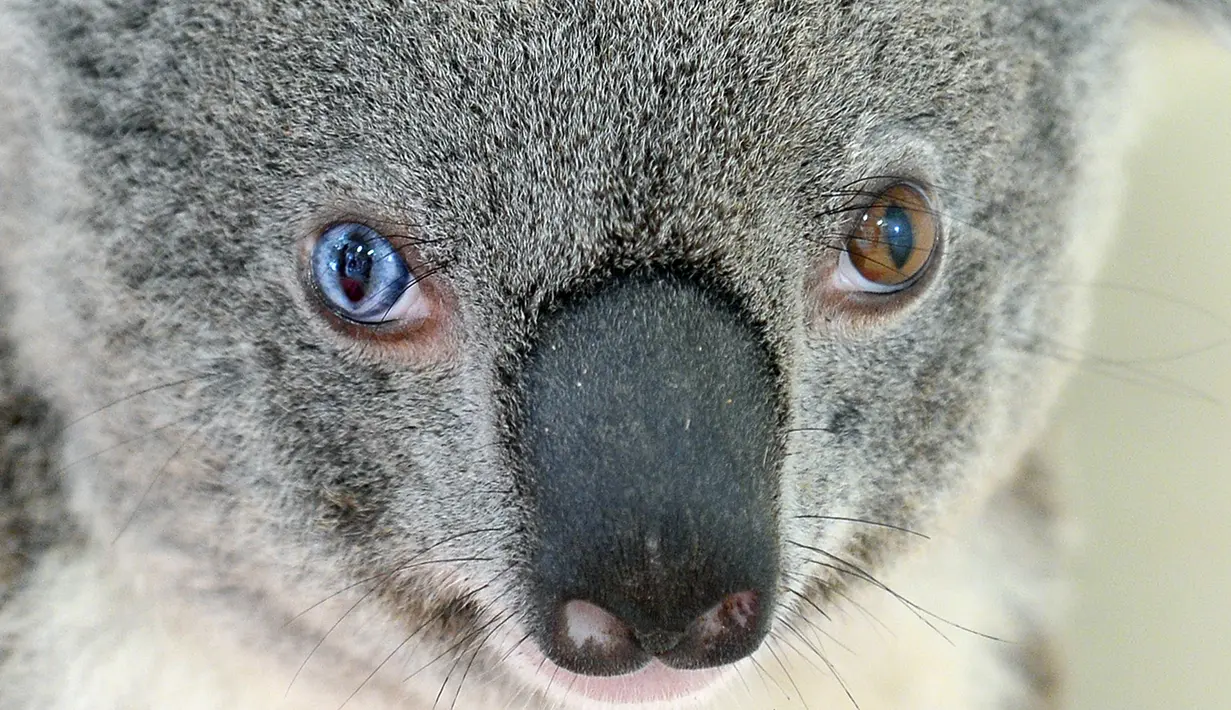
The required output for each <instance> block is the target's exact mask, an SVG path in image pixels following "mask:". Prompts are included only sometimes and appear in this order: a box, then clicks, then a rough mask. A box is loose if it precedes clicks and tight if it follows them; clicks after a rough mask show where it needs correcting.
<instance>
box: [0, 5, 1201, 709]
mask: <svg viewBox="0 0 1231 710" xmlns="http://www.w3.org/2000/svg"><path fill="white" fill-rule="evenodd" d="M1144 4H1145V3H1136V2H1128V1H1124V0H1104V1H1096V2H1091V1H1089V0H1029V1H1023V2H990V1H980V0H966V1H955V2H943V3H923V4H919V3H907V2H900V1H889V0H887V1H884V2H863V3H852V2H843V1H838V0H832V1H817V2H776V1H775V2H770V1H765V2H761V1H759V0H757V1H751V2H750V1H746V0H739V1H734V0H732V1H725V0H724V1H720V2H708V3H699V2H685V1H679V2H667V1H662V2H659V1H657V0H656V1H654V2H642V3H628V2H569V1H561V2H554V1H552V2H547V1H537V0H508V1H507V2H479V1H471V0H466V1H464V2H462V1H457V2H449V3H427V2H375V1H372V0H367V1H358V0H356V1H354V2H349V1H348V2H332V1H331V2H326V1H323V0H300V1H296V2H277V1H275V2H263V3H247V2H228V1H225V0H211V1H209V2H201V1H193V2H187V1H178V0H172V1H169V2H136V3H125V4H122V5H121V4H116V3H110V2H101V1H100V0H73V1H69V0H55V1H51V2H49V1H47V0H41V1H40V2H37V3H36V2H26V3H21V2H14V3H9V5H11V6H12V7H10V8H8V9H6V11H5V12H6V13H7V14H8V15H9V16H10V18H11V19H12V20H13V22H12V24H13V25H14V27H20V28H21V30H20V31H15V32H14V37H13V38H10V39H8V40H7V41H8V42H9V43H10V45H11V46H14V47H19V48H20V49H21V50H22V53H23V56H26V57H27V61H29V62H31V63H32V64H33V65H34V68H33V70H32V71H30V75H31V77H32V78H27V79H25V80H23V81H20V82H15V85H20V86H22V87H25V88H24V89H23V91H24V92H25V93H14V91H10V94H11V95H12V96H18V97H19V99H20V100H21V101H22V102H24V103H23V104H22V105H23V106H25V107H26V108H25V109H23V112H22V115H29V116H35V117H37V120H34V119H31V120H28V121H26V122H25V123H24V124H23V125H22V127H21V128H20V129H19V130H18V129H15V133H16V134H17V135H21V136H24V137H25V138H24V139H23V140H25V142H24V143H21V145H25V146H30V145H36V146H39V148H38V149H37V150H31V151H29V154H30V155H33V156H35V157H33V158H30V159H29V160H23V161H19V160H16V159H13V160H9V161H8V163H7V164H8V165H10V166H12V165H17V164H20V165H21V166H22V167H21V169H20V170H16V169H9V170H8V172H7V173H6V174H5V176H4V180H5V182H4V187H5V191H6V193H7V194H8V195H9V196H8V198H6V199H7V205H8V208H7V209H8V212H9V216H8V217H7V218H6V219H7V220H8V223H9V226H8V227H6V232H5V233H4V235H3V238H4V239H5V244H4V249H5V251H6V254H5V255H4V256H3V257H0V268H2V274H3V282H2V283H3V287H4V289H5V292H6V296H7V297H8V298H9V299H10V300H11V302H12V303H13V304H14V305H13V307H12V309H11V313H10V315H9V316H8V318H9V329H10V332H11V333H13V334H14V336H15V337H14V339H15V341H16V346H17V348H18V350H19V353H18V356H19V359H20V362H22V363H24V368H25V369H26V371H28V372H32V373H34V374H33V375H31V376H32V377H36V378H38V381H39V383H40V385H39V386H40V387H42V388H44V389H45V390H46V391H48V392H49V393H51V394H50V395H49V396H51V397H52V398H53V399H54V400H55V401H56V403H57V406H58V407H60V408H61V410H62V411H63V412H64V417H65V419H66V421H70V422H72V424H71V426H70V427H69V428H68V429H67V430H66V432H67V433H66V435H65V436H66V441H65V449H64V450H65V454H64V458H65V465H64V467H63V471H64V476H65V479H66V482H67V488H68V490H69V492H70V497H71V501H72V507H73V510H74V515H75V517H76V519H77V520H78V521H79V525H80V527H81V529H82V530H84V531H85V534H86V536H87V537H88V538H90V539H94V540H98V541H102V544H105V545H107V546H109V547H108V548H107V549H108V551H109V552H108V554H109V555H112V556H114V557H115V559H116V560H117V562H116V564H117V565H120V566H124V565H128V566H129V567H132V568H140V569H141V570H142V571H143V573H144V574H145V575H146V578H148V579H149V580H150V581H149V582H148V583H149V584H152V585H156V586H158V587H159V588H163V589H165V592H166V595H167V597H168V598H175V599H181V600H185V601H184V602H183V603H184V604H187V605H189V606H191V607H192V608H196V609H209V610H210V613H211V614H213V615H214V617H213V618H216V619H225V620H227V625H228V628H233V629H234V633H235V634H239V635H241V636H244V637H246V638H251V639H260V640H261V641H260V642H261V643H262V644H264V645H265V646H266V647H269V648H271V652H273V653H277V654H283V655H285V656H287V657H288V658H302V657H303V656H304V654H305V653H306V652H307V651H309V650H311V649H312V648H313V643H314V642H315V641H316V640H318V639H320V638H321V637H322V636H323V635H329V634H331V633H332V630H333V629H334V627H335V626H336V624H334V622H336V621H337V620H338V618H339V617H338V615H337V614H334V615H332V616H326V615H319V616H316V615H313V614H310V613H305V610H312V609H313V608H315V607H316V605H318V604H322V603H326V602H329V603H341V604H342V605H343V606H342V607H340V608H342V609H345V610H347V611H346V613H347V614H348V615H350V619H351V622H348V624H347V629H353V630H339V631H338V632H337V633H335V634H333V635H332V637H331V638H330V639H329V640H327V641H326V642H325V643H323V644H322V645H320V646H319V648H318V649H317V651H315V652H316V653H319V654H321V656H322V657H325V658H328V659H330V662H331V663H332V664H333V665H334V666H336V667H337V668H342V669H346V668H351V669H355V668H358V669H362V670H363V671H365V672H366V671H367V670H370V669H372V668H374V667H378V664H381V663H382V660H383V661H388V659H389V658H391V657H393V656H389V655H387V654H388V653H389V651H390V648H391V646H390V643H389V642H390V640H392V641H393V642H394V643H395V644H397V642H398V641H399V640H402V639H404V640H402V641H401V643H400V644H398V645H397V648H396V649H395V651H396V652H399V653H400V652H402V651H405V652H407V653H410V652H411V651H412V650H413V651H414V652H415V653H419V654H423V655H421V657H422V658H429V659H430V658H433V657H435V658H444V659H445V662H442V663H440V664H438V665H436V666H435V667H434V670H432V671H429V672H438V674H439V675H440V676H441V677H444V673H445V671H446V670H449V672H452V670H450V669H449V662H454V663H455V665H456V661H455V660H454V659H461V664H462V665H465V666H466V667H467V668H469V667H470V665H475V666H476V667H477V668H479V669H481V670H482V672H483V673H485V674H487V675H489V676H490V677H495V678H497V679H498V680H499V681H500V683H501V684H502V685H503V686H504V687H508V688H512V689H515V690H516V691H517V692H523V693H527V694H529V695H540V694H543V695H550V696H552V697H554V698H555V699H556V700H558V701H560V702H562V703H565V704H566V705H567V704H570V703H578V702H581V700H579V698H585V697H588V698H590V699H591V700H599V701H605V700H610V701H614V700H625V701H628V702H643V701H646V702H648V700H650V699H652V697H649V696H644V697H643V696H642V695H637V693H638V692H641V691H635V690H632V689H630V688H631V686H630V685H629V684H628V683H624V684H623V685H621V681H619V680H618V679H610V678H609V677H611V676H618V677H641V678H642V680H645V679H648V678H651V676H652V677H653V679H655V680H654V683H659V685H657V686H655V685H653V683H651V684H649V685H646V686H645V687H652V688H657V689H656V690H654V691H653V692H654V693H657V694H658V695H655V696H653V697H659V696H660V695H661V696H664V697H667V696H673V695H675V696H678V695H683V694H687V693H691V692H693V690H695V689H696V688H699V687H700V686H703V685H708V684H710V683H711V681H712V679H713V678H714V677H717V676H719V675H721V674H722V673H723V672H725V669H727V668H729V667H730V666H732V664H738V663H739V662H740V661H741V660H742V659H745V658H748V657H749V656H752V657H753V658H754V659H755V658H756V654H758V653H760V652H762V650H763V649H765V648H766V647H767V646H769V645H772V644H773V643H774V636H775V633H776V630H780V629H781V628H783V625H784V624H788V625H789V624H791V623H792V622H793V621H794V622H796V623H803V622H800V621H799V620H807V619H813V620H815V619H819V618H820V617H821V616H823V615H824V614H825V613H826V610H827V609H829V608H831V607H832V606H833V605H836V604H840V603H841V601H842V597H843V594H844V590H846V589H847V588H848V587H849V586H851V585H858V584H866V583H869V582H872V581H874V580H875V579H876V576H877V575H878V574H879V573H880V571H881V570H883V569H885V568H886V567H887V566H889V565H892V564H893V563H894V561H895V560H898V559H900V558H901V557H903V556H904V555H908V554H911V553H912V551H914V550H917V549H918V548H919V547H920V546H924V545H926V544H927V542H926V541H924V540H922V539H921V538H920V537H919V536H917V535H911V534H909V533H908V531H922V532H924V533H928V534H933V533H935V532H937V531H941V530H944V529H946V527H947V526H952V525H955V524H957V523H958V522H960V521H961V520H963V519H965V518H967V517H969V516H970V515H972V512H973V511H976V510H978V508H979V504H980V502H981V501H983V500H985V499H986V498H987V497H988V496H989V495H990V494H991V492H992V491H994V490H995V489H996V488H997V486H998V485H1002V484H1003V483H1004V482H1005V481H1006V480H1007V478H1008V477H1009V476H1010V475H1011V474H1012V472H1013V470H1014V468H1015V467H1016V465H1017V462H1018V461H1019V459H1020V458H1021V457H1022V455H1023V454H1024V453H1025V452H1026V451H1027V449H1028V448H1029V447H1030V446H1031V444H1032V443H1033V441H1034V439H1035V437H1036V436H1037V433H1038V431H1039V428H1040V426H1041V423H1042V421H1043V417H1044V415H1045V413H1046V410H1047V409H1048V407H1049V406H1050V404H1051V402H1052V400H1053V398H1054V396H1055V393H1056V391H1057V386H1058V385H1057V382H1058V379H1059V378H1058V374H1059V373H1060V372H1061V371H1062V370H1063V369H1064V364H1063V363H1062V362H1059V361H1058V360H1057V359H1056V358H1053V357H1049V356H1047V353H1048V352H1049V348H1050V346H1051V344H1054V342H1055V341H1056V340H1060V339H1063V338H1064V337H1066V336H1069V335H1072V334H1074V333H1076V332H1077V331H1078V330H1079V329H1080V328H1081V325H1082V321H1083V317H1084V316H1083V309H1084V306H1083V304H1082V303H1081V302H1080V300H1079V299H1078V295H1079V293H1080V292H1079V291H1078V290H1075V289H1072V288H1066V286H1068V285H1072V284H1075V283H1078V282H1079V281H1080V280H1081V279H1083V278H1086V277H1088V275H1089V274H1090V272H1091V270H1092V269H1093V267H1094V263H1095V261H1094V258H1093V255H1094V253H1095V252H1096V251H1097V247H1098V246H1099V245H1100V244H1101V243H1102V242H1103V241H1104V240H1105V238H1106V237H1107V236H1108V232H1109V231H1110V227H1109V225H1110V222H1109V221H1107V220H1106V219H1105V217H1106V215H1107V212H1108V210H1109V209H1110V208H1111V207H1113V206H1114V197H1115V188H1114V180H1112V179H1103V176H1104V175H1106V174H1107V171H1108V170H1109V169H1111V168H1114V164H1115V161H1114V158H1113V157H1111V151H1109V150H1106V148H1108V147H1109V146H1111V145H1113V144H1114V141H1115V138H1116V136H1117V133H1118V126H1119V123H1120V121H1119V120H1118V119H1119V114H1118V113H1117V104H1116V102H1115V100H1114V98H1115V90H1114V83H1115V82H1114V75H1115V73H1116V68H1117V67H1118V65H1119V63H1120V57H1121V55H1122V54H1123V51H1122V50H1123V48H1124V46H1125V44H1126V43H1127V41H1128V27H1129V25H1130V21H1131V20H1132V18H1133V17H1134V16H1135V15H1137V14H1138V12H1139V11H1140V10H1141V9H1142V6H1143V5H1144ZM1219 7H1222V6H1219V5H1218V4H1217V3H1214V4H1212V5H1211V8H1213V10H1211V11H1216V10H1217V9H1218V8H1219ZM23 43H24V44H23ZM12 96H10V97H9V98H12ZM6 100H8V99H6ZM31 107H33V108H31ZM16 142H17V141H14V143H16ZM19 154H20V155H25V153H21V152H20V151H11V155H19ZM418 657H419V656H417V658H418ZM415 665H416V664H408V667H414V666H415ZM681 671H700V672H697V673H682V672H681ZM459 673H460V671H459ZM636 673H640V674H641V675H640V676H636V675H629V674H636ZM560 678H568V679H571V682H569V683H565V682H560V681H559V680H557V683H556V687H555V688H554V689H553V688H551V685H552V683H551V681H552V679H560ZM647 682H648V681H647ZM694 686H695V687H694ZM432 687H433V690H434V688H435V686H432ZM408 692H409V691H408ZM646 692H650V691H646Z"/></svg>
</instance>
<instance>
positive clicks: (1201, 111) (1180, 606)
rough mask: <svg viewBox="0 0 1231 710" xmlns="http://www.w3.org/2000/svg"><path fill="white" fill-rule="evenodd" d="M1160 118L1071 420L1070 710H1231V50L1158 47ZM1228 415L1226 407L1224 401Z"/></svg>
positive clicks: (1065, 428)
mask: <svg viewBox="0 0 1231 710" xmlns="http://www.w3.org/2000/svg"><path fill="white" fill-rule="evenodd" d="M1151 45H1152V46H1154V47H1156V48H1157V49H1155V50H1153V51H1152V54H1151V60H1152V62H1153V64H1154V65H1155V66H1156V67H1157V68H1159V69H1160V70H1161V71H1160V72H1159V74H1158V77H1157V78H1156V79H1155V80H1153V81H1151V82H1150V84H1149V86H1147V87H1146V88H1145V90H1143V91H1142V92H1141V94H1140V97H1139V98H1140V100H1141V101H1142V102H1145V103H1151V102H1153V103H1154V105H1155V110H1154V111H1153V115H1152V117H1151V118H1150V120H1149V121H1148V122H1147V123H1146V132H1145V134H1144V135H1143V136H1142V143H1141V145H1140V147H1139V148H1138V149H1137V150H1136V151H1135V152H1134V154H1133V158H1132V160H1131V162H1130V164H1129V167H1130V170H1131V175H1132V183H1131V185H1130V190H1129V194H1128V200H1127V205H1126V211H1125V213H1124V216H1123V222H1122V228H1121V230H1120V232H1119V237H1118V239H1117V241H1116V242H1115V243H1113V249H1112V252H1111V254H1110V255H1109V260H1108V262H1107V266H1106V269H1105V270H1104V272H1103V274H1102V276H1101V277H1100V278H1099V280H1098V284H1097V285H1095V286H1094V287H1093V291H1094V293H1095V295H1096V296H1097V297H1098V300H1099V302H1100V306H1099V311H1098V321H1097V323H1096V327H1095V331H1094V333H1093V336H1094V337H1093V339H1092V340H1091V341H1090V342H1089V343H1088V345H1087V348H1088V351H1089V352H1090V353H1091V354H1092V355H1094V356H1095V357H1097V358H1105V359H1108V360H1115V361H1117V363H1115V364H1113V363H1109V362H1106V361H1102V360H1099V361H1096V362H1092V363H1090V364H1089V365H1087V366H1085V367H1083V371H1082V373H1081V374H1080V375H1079V376H1078V379H1077V380H1076V381H1075V382H1074V383H1073V385H1074V386H1073V387H1072V388H1071V389H1070V391H1069V396H1068V397H1067V399H1066V402H1065V404H1064V406H1063V407H1062V409H1061V412H1060V414H1061V416H1060V419H1059V422H1058V424H1059V429H1060V433H1061V434H1062V444H1061V447H1060V448H1061V452H1062V454H1063V456H1064V459H1065V460H1066V462H1067V465H1068V469H1067V470H1066V471H1065V473H1066V483H1067V484H1068V491H1067V492H1068V503H1069V506H1070V511H1071V512H1072V513H1073V515H1074V516H1075V518H1076V519H1077V520H1078V521H1079V522H1080V523H1081V527H1082V529H1083V531H1084V549H1083V550H1082V551H1081V552H1080V557H1079V558H1078V560H1077V563H1076V568H1075V582H1076V592H1077V599H1076V609H1075V615H1074V618H1073V627H1072V637H1071V639H1070V647H1069V652H1070V654H1071V656H1070V658H1071V664H1070V667H1071V672H1070V681H1069V682H1070V688H1069V689H1070V695H1071V702H1070V707H1072V708H1075V709H1081V710H1087V709H1088V710H1104V709H1106V710H1136V709H1138V708H1140V709H1142V710H1144V709H1147V708H1148V709H1150V710H1163V709H1166V710H1205V709H1209V710H1215V709H1217V710H1231V345H1229V344H1228V340H1229V339H1231V52H1223V51H1219V50H1218V49H1217V48H1215V46H1214V45H1213V44H1212V43H1209V42H1204V41H1200V40H1199V39H1198V38H1196V37H1194V36H1193V35H1179V34H1176V33H1172V34H1169V35H1166V36H1154V37H1151ZM1208 400H1217V401H1208Z"/></svg>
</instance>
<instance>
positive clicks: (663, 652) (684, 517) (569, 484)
mask: <svg viewBox="0 0 1231 710" xmlns="http://www.w3.org/2000/svg"><path fill="white" fill-rule="evenodd" d="M524 368H525V369H524V372H523V377H522V382H521V393H522V394H521V396H522V397H523V400H522V402H521V405H522V407H521V411H520V412H519V414H520V416H521V420H520V422H519V423H520V434H521V438H522V444H523V449H522V453H523V455H524V470H523V471H521V475H523V476H524V478H523V479H522V480H523V482H524V484H525V488H524V489H525V490H526V492H527V494H528V496H527V497H528V499H529V500H530V502H531V503H532V516H533V521H532V522H533V525H532V526H531V528H532V530H533V531H534V534H535V537H534V540H533V542H534V546H535V549H534V551H533V554H532V556H531V559H530V561H529V565H528V567H529V585H530V588H531V593H532V597H533V599H534V603H535V607H536V609H537V612H536V613H535V615H536V618H537V619H538V622H537V628H536V629H534V633H535V634H536V638H537V640H538V641H539V643H540V645H541V646H543V650H544V652H545V653H546V654H547V655H548V657H550V658H552V660H553V661H556V662H557V663H559V664H560V665H562V666H564V667H566V668H569V669H570V670H574V671H576V672H581V673H589V674H592V675H611V674H614V673H619V672H627V670H628V669H633V668H635V667H638V664H643V663H644V662H646V661H647V660H648V659H649V658H650V657H652V656H655V655H656V656H658V657H659V658H661V659H662V660H663V662H665V663H668V664H669V665H673V666H676V667H680V668H702V667H708V666H712V665H717V664H721V663H728V662H731V661H734V660H738V658H740V657H742V656H743V655H747V654H748V653H751V652H752V651H753V650H755V648H756V647H757V645H759V643H760V640H761V639H762V638H763V637H764V635H765V633H766V631H767V619H768V617H769V615H768V614H764V613H761V610H762V609H764V608H768V607H767V606H766V605H768V604H771V603H772V590H773V589H774V588H775V587H776V580H777V574H778V571H777V564H778V542H777V515H778V514H777V476H778V465H779V461H780V459H781V446H780V442H779V440H778V432H779V431H780V429H781V426H780V412H781V405H780V402H781V400H782V395H781V394H780V391H779V386H778V378H777V376H776V372H777V371H776V368H775V365H774V361H773V359H772V357H771V356H770V354H769V349H768V347H767V346H766V345H765V343H764V341H763V339H762V337H761V335H760V331H759V329H758V328H757V327H756V325H755V324H754V322H753V320H752V319H751V318H750V317H748V315H747V314H746V313H745V312H744V311H743V310H742V309H741V308H740V306H739V305H738V304H737V303H736V302H735V301H734V299H730V298H728V297H725V296H723V295H722V294H718V293H715V292H714V291H713V290H712V289H710V288H709V287H706V286H704V285H701V284H700V283H698V282H695V281H690V280H687V279H683V278H680V277H676V276H671V275H661V274H658V275H649V276H645V275H642V276H637V277H626V278H622V279H618V280H616V281H615V282H613V283H610V284H608V285H607V286H606V287H604V288H601V289H599V290H597V291H595V292H592V293H590V294H589V295H586V296H584V297H573V298H571V299H565V301H564V303H563V304H562V305H561V306H559V307H558V308H556V309H555V310H553V311H552V312H550V313H548V314H546V315H545V316H544V318H543V320H542V327H541V330H540V333H539V335H538V337H537V338H536V339H535V341H534V342H533V344H532V347H531V349H530V351H529V353H528V355H527V358H526V362H525V365H524ZM739 595H745V596H743V597H740V596H739ZM732 598H735V599H743V600H744V602H745V606H748V605H751V606H750V607H749V608H753V611H752V612H749V613H747V614H745V616H746V617H747V618H746V620H747V621H748V622H749V623H748V624H746V625H740V624H734V623H733V620H734V619H736V618H737V617H738V615H733V614H732V613H725V614H719V612H717V611H714V610H715V609H719V610H721V609H722V608H724V604H725V605H726V606H727V607H731V604H730V603H728V600H729V599H732ZM576 600H580V601H583V602H585V603H588V604H591V605H593V606H594V607H595V608H597V609H600V610H601V611H602V612H603V613H604V614H607V615H608V616H609V617H610V619H614V620H615V622H614V623H611V622H610V620H608V621H605V622H604V623H606V624H607V625H606V626H605V627H604V628H606V629H607V630H608V631H607V633H606V635H605V636H603V639H605V643H591V644H589V648H590V649H591V651H592V652H591V651H585V650H584V649H585V648H587V646H586V644H584V643H583V644H580V645H578V644H577V643H575V638H573V637H572V636H571V635H570V633H569V629H571V627H570V626H569V624H568V622H567V615H566V614H565V613H564V612H563V611H562V609H564V608H565V607H566V606H567V605H568V604H570V603H572V602H573V601H576ZM738 606H739V605H738V604H736V605H735V607H738ZM707 615H709V616H708V617H707ZM706 618H709V619H710V620H709V622H708V623H707V622H706V621H705V619H706ZM562 629H563V630H562ZM591 640H592V641H593V639H591ZM595 649H599V650H595Z"/></svg>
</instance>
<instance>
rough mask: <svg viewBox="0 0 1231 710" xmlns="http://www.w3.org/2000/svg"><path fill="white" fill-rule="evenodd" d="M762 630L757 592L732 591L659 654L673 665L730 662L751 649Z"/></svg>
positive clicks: (748, 653)
mask: <svg viewBox="0 0 1231 710" xmlns="http://www.w3.org/2000/svg"><path fill="white" fill-rule="evenodd" d="M765 632H766V628H765V619H764V618H763V615H762V613H761V597H760V595H759V594H758V593H757V592H755V591H744V592H736V593H735V594H728V595H727V596H725V597H723V598H722V600H720V601H719V602H718V603H717V604H715V605H714V606H712V607H710V608H709V609H708V610H706V611H705V613H703V614H701V616H699V617H697V619H696V620H695V621H694V622H693V623H692V624H690V625H689V627H688V630H687V632H686V633H685V634H684V638H683V639H681V640H680V641H679V643H677V644H676V645H675V646H674V647H673V648H672V649H671V650H670V651H668V652H666V653H663V654H659V657H660V658H661V659H662V661H663V662H664V663H666V664H667V665H670V666H674V667H676V668H710V667H713V666H720V665H725V664H727V663H734V662H735V661H738V660H739V659H741V658H744V657H745V656H748V655H750V654H751V653H752V652H753V651H755V650H756V649H757V647H758V646H760V645H761V639H762V638H764V636H765Z"/></svg>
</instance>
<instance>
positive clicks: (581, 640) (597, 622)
mask: <svg viewBox="0 0 1231 710" xmlns="http://www.w3.org/2000/svg"><path fill="white" fill-rule="evenodd" d="M563 614H564V619H563V621H564V623H563V625H562V627H563V630H564V633H565V635H566V636H567V637H568V640H569V643H571V644H572V645H573V646H575V647H576V648H578V649H584V648H592V649H594V650H602V649H604V648H607V647H610V646H613V645H616V644H620V643H627V641H628V633H629V632H628V627H627V626H625V625H624V623H623V622H621V621H620V620H619V619H617V618H616V617H615V616H613V615H612V614H610V613H608V612H607V611H606V610H604V609H603V608H602V607H600V606H597V605H595V604H591V603H590V602H586V601H581V600H580V599H574V600H573V601H571V602H568V603H566V604H565V605H564V610H563Z"/></svg>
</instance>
